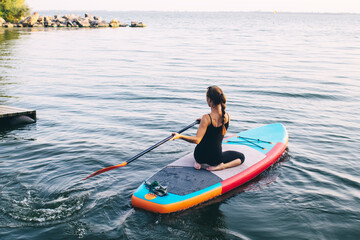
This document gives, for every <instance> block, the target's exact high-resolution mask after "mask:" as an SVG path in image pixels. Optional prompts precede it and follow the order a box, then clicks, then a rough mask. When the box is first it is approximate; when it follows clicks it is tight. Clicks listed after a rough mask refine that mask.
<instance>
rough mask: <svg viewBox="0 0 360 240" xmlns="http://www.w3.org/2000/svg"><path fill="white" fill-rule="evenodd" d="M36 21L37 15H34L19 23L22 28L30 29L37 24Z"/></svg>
mask: <svg viewBox="0 0 360 240" xmlns="http://www.w3.org/2000/svg"><path fill="white" fill-rule="evenodd" d="M38 19H39V14H38V13H34V14H33V15H32V16H29V17H27V18H25V19H24V20H23V21H22V22H21V23H22V24H23V25H24V27H32V26H33V25H34V24H35V23H37V21H38Z"/></svg>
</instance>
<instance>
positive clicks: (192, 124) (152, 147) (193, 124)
mask: <svg viewBox="0 0 360 240" xmlns="http://www.w3.org/2000/svg"><path fill="white" fill-rule="evenodd" d="M198 123H200V120H196V121H195V122H193V123H191V124H190V125H189V126H186V127H184V128H183V129H181V130H179V131H177V133H182V132H185V131H186V130H188V129H189V128H192V127H193V126H195V125H196V124H198ZM172 138H173V135H170V136H168V137H167V138H165V139H163V140H161V141H160V142H158V143H156V144H155V145H153V146H151V147H149V148H148V149H146V150H144V151H142V152H141V153H138V154H137V155H135V156H133V157H132V158H130V159H129V160H127V161H126V162H127V163H128V164H129V163H131V162H132V161H134V160H135V159H138V158H139V157H141V156H142V155H144V154H146V153H148V152H150V151H151V150H153V149H155V148H157V147H159V146H160V145H162V144H164V143H166V142H167V141H169V140H170V139H172Z"/></svg>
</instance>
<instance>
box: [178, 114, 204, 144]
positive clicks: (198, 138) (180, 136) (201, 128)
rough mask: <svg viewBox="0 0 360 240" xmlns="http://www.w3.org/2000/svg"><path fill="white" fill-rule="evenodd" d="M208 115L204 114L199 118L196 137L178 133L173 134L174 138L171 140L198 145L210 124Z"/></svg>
mask: <svg viewBox="0 0 360 240" xmlns="http://www.w3.org/2000/svg"><path fill="white" fill-rule="evenodd" d="M208 116H209V115H207V114H205V115H203V116H202V118H201V122H200V126H199V127H198V130H197V133H196V136H187V135H183V134H179V133H173V135H174V137H173V138H172V139H171V140H175V139H183V140H185V141H187V142H190V143H195V144H199V143H200V142H201V140H202V138H203V137H204V135H205V132H206V129H207V127H208V126H209V124H210V118H209V117H208Z"/></svg>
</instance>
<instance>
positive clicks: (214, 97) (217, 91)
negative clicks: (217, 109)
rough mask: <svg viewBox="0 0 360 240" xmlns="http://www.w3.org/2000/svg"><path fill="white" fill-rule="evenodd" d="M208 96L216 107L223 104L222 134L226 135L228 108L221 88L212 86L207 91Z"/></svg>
mask: <svg viewBox="0 0 360 240" xmlns="http://www.w3.org/2000/svg"><path fill="white" fill-rule="evenodd" d="M206 96H207V97H208V98H209V99H210V101H211V102H212V103H213V104H214V105H215V106H217V105H219V104H221V112H222V127H223V130H222V134H223V135H225V133H226V128H225V108H226V97H225V94H224V93H223V91H222V90H221V88H219V87H218V86H210V87H208V89H207V92H206Z"/></svg>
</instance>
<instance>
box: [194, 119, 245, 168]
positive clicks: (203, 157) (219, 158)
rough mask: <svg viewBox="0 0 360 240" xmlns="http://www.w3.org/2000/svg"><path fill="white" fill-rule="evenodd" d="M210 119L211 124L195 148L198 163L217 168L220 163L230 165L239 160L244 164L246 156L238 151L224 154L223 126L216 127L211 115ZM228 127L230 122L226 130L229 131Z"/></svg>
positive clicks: (226, 125) (226, 124)
mask: <svg viewBox="0 0 360 240" xmlns="http://www.w3.org/2000/svg"><path fill="white" fill-rule="evenodd" d="M209 117H210V121H211V124H210V125H209V126H208V127H207V129H206V132H205V135H204V137H203V138H202V139H201V141H200V143H199V144H198V145H196V147H195V151H194V157H195V160H196V162H198V163H200V164H204V163H206V164H209V165H211V166H217V165H219V164H220V163H228V162H231V161H233V160H235V159H238V158H239V159H240V160H241V162H242V163H243V162H244V160H245V156H244V154H242V153H240V152H236V151H226V152H222V147H221V144H222V140H223V138H224V135H222V129H223V126H220V127H214V126H213V124H212V119H211V116H210V114H209ZM228 127H229V121H228V122H227V123H225V128H226V129H228Z"/></svg>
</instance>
